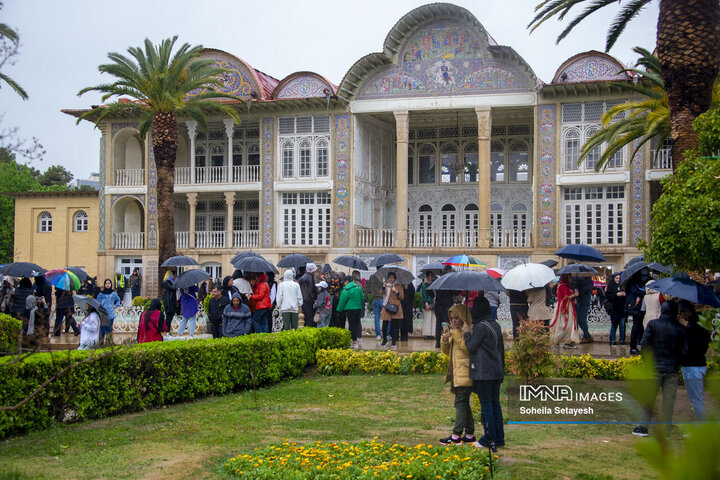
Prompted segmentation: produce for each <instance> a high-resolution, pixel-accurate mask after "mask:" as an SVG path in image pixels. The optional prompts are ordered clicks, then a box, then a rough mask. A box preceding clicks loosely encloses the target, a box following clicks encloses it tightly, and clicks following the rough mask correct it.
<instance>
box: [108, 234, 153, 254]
mask: <svg viewBox="0 0 720 480" xmlns="http://www.w3.org/2000/svg"><path fill="white" fill-rule="evenodd" d="M144 245H145V233H144V232H116V233H113V248H114V249H116V250H141V249H142V248H143V247H144Z"/></svg>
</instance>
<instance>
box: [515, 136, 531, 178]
mask: <svg viewBox="0 0 720 480" xmlns="http://www.w3.org/2000/svg"><path fill="white" fill-rule="evenodd" d="M529 180H530V160H529V152H528V146H527V144H526V143H525V142H513V143H512V144H511V145H510V181H511V182H527V181H529Z"/></svg>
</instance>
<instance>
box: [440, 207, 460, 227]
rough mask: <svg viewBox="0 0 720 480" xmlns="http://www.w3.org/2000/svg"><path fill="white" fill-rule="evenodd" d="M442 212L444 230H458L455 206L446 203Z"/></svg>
mask: <svg viewBox="0 0 720 480" xmlns="http://www.w3.org/2000/svg"><path fill="white" fill-rule="evenodd" d="M440 211H441V212H442V213H441V216H442V229H443V230H445V231H454V230H455V229H456V228H457V222H456V219H457V218H456V213H455V212H456V210H455V205H451V204H449V203H446V204H445V205H443V206H442V208H441V209H440Z"/></svg>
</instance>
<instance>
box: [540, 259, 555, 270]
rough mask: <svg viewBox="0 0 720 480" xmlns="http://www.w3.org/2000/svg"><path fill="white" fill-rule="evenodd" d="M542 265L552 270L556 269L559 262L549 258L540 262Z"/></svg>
mask: <svg viewBox="0 0 720 480" xmlns="http://www.w3.org/2000/svg"><path fill="white" fill-rule="evenodd" d="M540 263H541V264H543V265H545V266H548V267H550V268H555V265H557V264H558V262H556V261H555V260H552V259H549V258H548V259H547V260H544V261H542V262H540Z"/></svg>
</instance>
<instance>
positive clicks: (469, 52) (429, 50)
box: [356, 21, 535, 100]
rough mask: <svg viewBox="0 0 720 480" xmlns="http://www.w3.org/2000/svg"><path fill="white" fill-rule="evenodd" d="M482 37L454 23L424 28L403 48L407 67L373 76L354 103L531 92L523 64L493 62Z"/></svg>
mask: <svg viewBox="0 0 720 480" xmlns="http://www.w3.org/2000/svg"><path fill="white" fill-rule="evenodd" d="M483 33H484V32H479V31H476V30H473V29H472V28H470V27H468V26H467V25H463V24H460V23H458V22H453V21H441V22H435V23H432V24H430V25H427V26H424V27H422V28H421V29H420V30H419V31H418V32H417V33H415V34H414V35H413V36H412V37H411V39H410V40H409V41H408V43H407V44H406V45H405V47H403V50H402V52H401V53H400V57H399V58H401V59H403V61H402V62H401V63H400V64H399V65H390V66H387V67H384V68H381V69H379V70H377V71H376V72H375V73H373V74H372V75H371V76H369V77H368V78H367V80H365V82H364V83H363V85H362V87H361V88H360V90H359V92H358V95H357V97H356V98H357V99H358V100H361V99H372V98H393V97H408V96H433V95H473V94H477V93H488V92H496V93H511V92H521V91H529V90H532V89H533V88H534V86H535V80H534V79H533V78H532V75H530V74H528V73H527V72H526V71H525V70H524V69H523V68H522V67H521V66H520V64H517V63H511V62H509V61H504V60H501V59H498V58H494V57H493V56H492V54H491V53H490V51H489V50H488V45H487V37H486V36H484V35H483Z"/></svg>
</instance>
